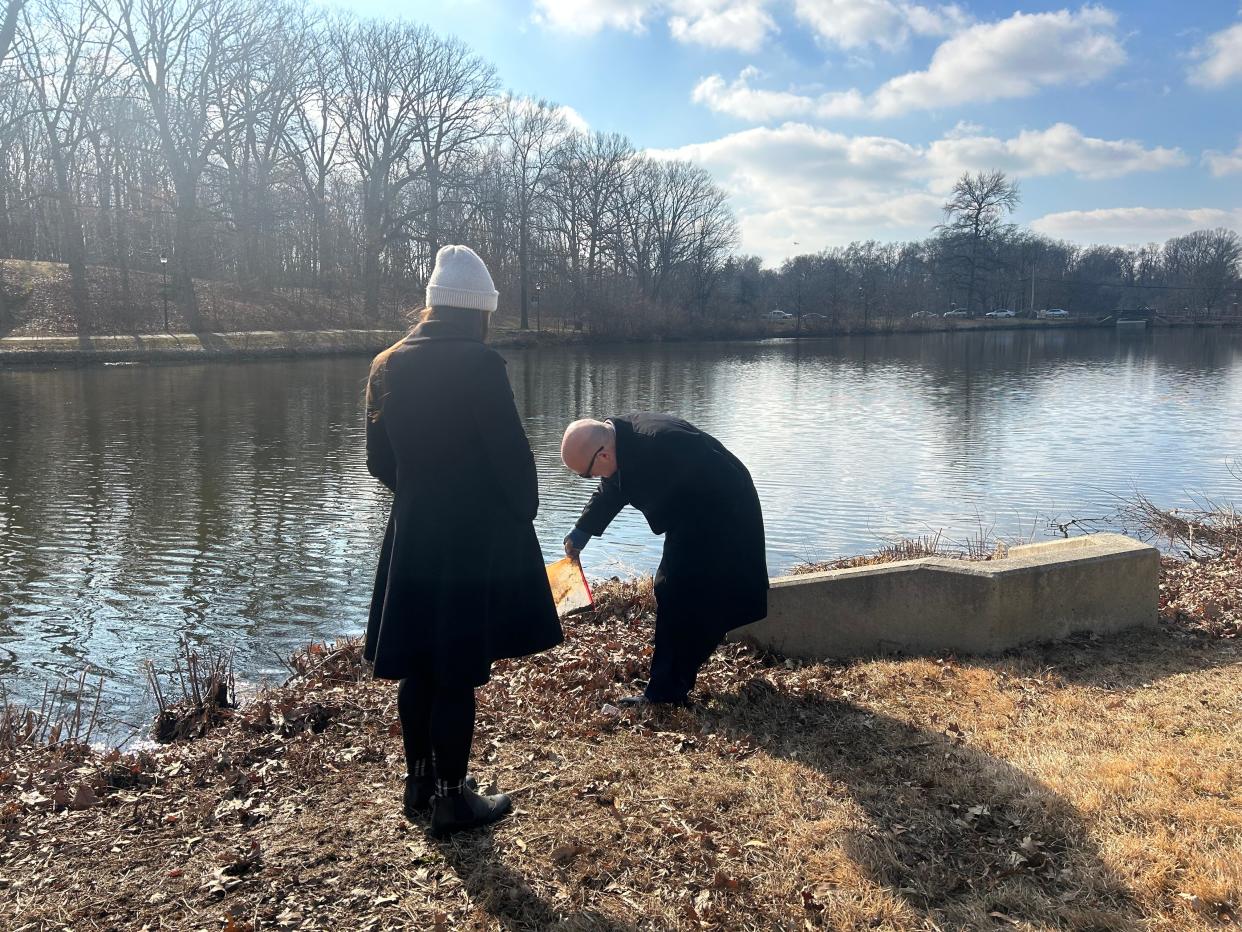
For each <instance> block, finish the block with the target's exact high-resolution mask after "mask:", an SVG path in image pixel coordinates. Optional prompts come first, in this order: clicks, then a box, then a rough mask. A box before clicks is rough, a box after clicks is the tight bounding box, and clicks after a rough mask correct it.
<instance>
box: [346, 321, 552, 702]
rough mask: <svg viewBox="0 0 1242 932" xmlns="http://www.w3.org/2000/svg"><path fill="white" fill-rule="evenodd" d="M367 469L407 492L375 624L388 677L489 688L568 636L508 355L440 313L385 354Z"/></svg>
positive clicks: (376, 656) (383, 560) (389, 538)
mask: <svg viewBox="0 0 1242 932" xmlns="http://www.w3.org/2000/svg"><path fill="white" fill-rule="evenodd" d="M367 468H368V469H369V470H370V472H371V474H372V475H373V476H375V477H376V478H377V479H379V480H380V481H381V482H383V483H384V485H386V486H388V488H390V489H392V490H393V492H394V493H395V495H394V497H393V503H392V512H391V514H390V516H389V518H388V528H387V530H386V531H385V533H384V544H383V548H382V550H381V552H380V560H379V568H378V569H377V570H376V573H375V590H374V594H373V595H372V598H371V612H370V618H369V619H368V623H367V636H366V645H365V656H366V657H367V659H368V660H371V661H373V662H374V663H375V675H376V676H378V677H383V678H386V679H400V678H403V677H406V676H412V675H434V676H435V677H436V678H437V679H442V680H444V681H447V682H456V683H463V682H464V683H469V684H471V685H474V686H480V685H482V684H483V683H486V682H487V680H488V678H489V676H490V675H491V665H492V662H493V661H496V660H500V659H502V658H505V657H521V656H524V655H527V654H533V653H536V652H538V651H542V650H547V649H548V648H550V647H553V646H554V645H556V644H559V643H560V641H561V639H562V633H561V626H560V621H559V620H558V618H557V615H556V608H555V606H554V604H553V602H552V593H551V590H550V589H549V587H548V577H547V573H546V570H545V568H544V563H543V556H542V554H541V552H540V549H539V541H538V540H537V539H536V537H535V529H534V525H533V524H532V522H533V521H534V519H535V514H536V512H537V511H538V510H539V489H538V483H537V480H536V476H535V460H534V457H533V455H532V454H531V449H530V443H529V441H528V440H527V438H526V433H525V431H524V430H523V429H522V422H521V420H520V418H519V416H518V412H517V407H516V405H515V404H514V400H513V391H512V389H511V387H510V385H509V378H508V375H507V374H506V372H505V361H504V360H503V359H502V358H501V356H500V355H499V354H498V353H496V352H495V350H492V349H489V348H488V347H487V346H485V345H484V344H483V343H481V342H479V341H478V340H476V339H472V338H470V337H468V336H466V335H464V334H462V333H461V332H460V331H459V330H457V329H455V328H454V327H453V325H452V324H451V323H449V322H445V321H428V322H425V323H422V324H420V325H419V326H418V327H416V328H415V329H414V331H413V332H412V333H411V334H410V336H408V337H406V339H404V340H402V341H401V342H400V343H398V344H396V345H395V346H393V347H391V348H389V349H388V350H385V351H384V352H383V353H381V354H380V355H379V356H377V357H376V358H375V361H374V362H373V363H372V365H371V375H370V379H369V382H368V385H367Z"/></svg>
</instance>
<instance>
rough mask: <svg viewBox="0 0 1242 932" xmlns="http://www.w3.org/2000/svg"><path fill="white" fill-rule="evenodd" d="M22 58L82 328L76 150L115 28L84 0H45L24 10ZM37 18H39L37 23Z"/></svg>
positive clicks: (87, 310)
mask: <svg viewBox="0 0 1242 932" xmlns="http://www.w3.org/2000/svg"><path fill="white" fill-rule="evenodd" d="M26 13H27V15H26V17H25V24H24V29H25V31H26V34H27V35H26V41H24V42H23V43H22V48H21V52H20V54H19V61H20V64H21V68H22V71H23V73H24V75H25V77H26V80H27V82H28V86H29V87H30V89H31V91H32V93H33V96H34V100H35V103H36V106H37V111H38V117H39V120H40V122H41V125H42V127H43V131H44V134H45V144H46V149H45V151H46V153H47V156H48V159H49V161H50V162H51V165H52V174H53V177H52V180H53V182H54V189H53V192H52V196H53V198H54V199H55V202H56V204H57V207H58V210H59V213H60V217H59V219H60V242H61V249H62V251H63V256H64V260H65V262H66V263H67V265H68V266H69V275H70V281H71V286H70V296H71V300H72V302H73V314H74V320H75V321H76V322H77V327H78V332H79V333H89V332H90V330H91V314H92V309H91V306H90V292H89V289H88V286H87V280H86V240H85V236H84V235H83V229H82V219H81V212H80V210H79V203H78V190H77V188H78V186H77V184H76V179H75V177H74V175H75V174H76V173H77V172H78V170H79V166H78V164H77V163H78V155H79V150H80V148H81V146H82V144H83V142H84V141H85V140H86V139H87V136H88V133H89V129H90V127H89V123H88V120H87V114H88V113H89V111H90V109H91V108H92V106H93V105H94V102H95V100H96V98H97V97H98V96H99V94H100V93H101V91H102V89H103V87H104V85H105V84H106V82H107V81H108V79H109V77H110V74H111V70H112V65H111V62H110V57H109V56H110V53H111V50H112V42H113V39H114V37H115V33H114V32H112V31H111V30H107V29H105V30H100V28H99V27H100V24H101V22H102V19H103V18H102V17H101V16H100V14H99V13H98V11H96V10H93V9H92V8H91V7H90V6H89V5H87V4H81V5H72V0H71V2H60V0H45V2H42V3H40V4H39V5H38V7H37V17H31V16H29V13H30V8H29V7H28V8H27V10H26ZM36 24H37V25H36Z"/></svg>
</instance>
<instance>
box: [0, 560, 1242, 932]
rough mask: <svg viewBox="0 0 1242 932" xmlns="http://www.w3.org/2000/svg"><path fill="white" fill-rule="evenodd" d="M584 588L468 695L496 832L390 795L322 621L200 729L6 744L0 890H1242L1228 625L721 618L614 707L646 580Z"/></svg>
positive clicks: (958, 917) (952, 905) (554, 921)
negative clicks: (654, 696)
mask: <svg viewBox="0 0 1242 932" xmlns="http://www.w3.org/2000/svg"><path fill="white" fill-rule="evenodd" d="M598 595H599V596H600V599H599V601H598V602H597V606H596V610H595V611H594V612H592V613H590V614H587V615H583V616H575V617H574V618H572V619H567V620H566V634H567V639H566V641H565V643H564V644H562V645H561V646H559V647H557V648H555V649H554V650H552V651H549V652H548V653H546V654H541V655H537V656H536V657H531V658H525V659H523V660H519V661H506V662H503V663H500V664H498V665H497V667H496V669H495V671H494V675H493V682H492V683H491V684H490V685H488V686H486V687H483V688H482V689H481V690H480V691H479V713H478V720H477V726H476V735H475V744H474V755H473V756H474V760H475V766H476V769H475V771H474V772H475V773H476V774H477V775H478V778H479V780H480V783H481V784H483V785H484V786H485V787H486V786H488V785H489V783H494V784H495V785H497V787H498V788H499V789H501V790H505V791H511V792H513V793H514V797H515V801H516V803H517V807H516V811H515V813H514V814H513V816H511V817H510V818H509V819H507V820H505V821H504V822H502V823H500V824H499V825H497V826H496V827H495V828H493V829H489V830H487V831H484V832H478V833H471V834H467V835H464V836H460V837H457V838H454V839H452V840H449V841H436V840H434V839H431V838H430V837H428V835H427V834H426V831H425V824H426V823H425V820H415V821H413V822H407V821H405V820H404V819H402V818H401V816H400V797H401V785H402V784H401V775H402V760H401V756H400V755H401V752H400V738H399V736H398V730H397V728H396V709H395V703H394V692H395V690H394V689H393V684H391V683H388V682H384V681H377V680H374V679H372V678H370V677H369V675H368V674H367V671H366V670H365V668H364V666H363V664H362V663H361V658H360V656H359V654H360V651H359V646H358V643H357V642H356V641H350V642H345V643H342V644H339V645H336V646H328V645H314V646H312V647H311V648H309V649H308V650H306V651H303V652H300V654H299V655H295V657H294V658H293V659H292V660H291V661H290V667H291V673H292V676H291V679H290V681H289V682H288V683H286V685H284V686H281V687H276V688H273V689H271V690H268V691H266V692H264V693H263V694H261V695H260V696H258V697H255V698H254V699H252V700H251V701H249V702H246V703H243V704H242V705H240V706H236V707H234V708H230V709H224V710H219V712H218V715H217V716H216V717H214V718H213V719H212V720H211V721H210V722H206V721H204V722H203V724H204V727H203V728H202V729H201V730H199V729H197V728H194V729H192V730H190V732H188V733H191V734H194V735H197V737H194V738H192V739H191V740H181V741H176V742H173V743H171V744H166V745H160V746H159V747H156V748H153V749H150V750H143V751H138V752H135V753H124V752H116V751H113V752H107V753H102V752H97V751H94V750H91V749H89V748H81V747H69V746H62V747H61V748H59V749H57V748H46V749H42V750H40V749H34V748H30V747H29V746H26V747H22V748H18V749H16V751H17V753H15V754H11V755H10V757H11V759H9V760H4V764H5V766H3V767H0V770H3V771H4V773H3V774H0V889H3V890H4V891H5V894H6V897H5V905H3V906H0V917H4V918H5V925H6V927H8V928H13V929H15V930H26V929H29V930H31V932H33V930H36V929H44V928H80V927H85V926H98V927H101V928H121V927H125V928H139V927H150V928H155V927H157V926H158V927H163V928H185V929H190V928H206V927H208V926H213V927H220V925H221V923H223V924H224V925H225V927H227V928H231V929H234V930H238V932H241V930H246V932H260V930H263V929H271V928H287V929H294V928H302V929H326V928H356V929H383V928H426V929H446V930H447V929H480V930H481V929H491V928H496V927H498V926H500V927H504V928H507V929H513V930H534V929H546V928H565V929H601V930H613V932H634V930H637V929H642V928H652V927H659V928H686V929H698V928H740V926H738V925H737V924H736V922H734V920H735V919H736V917H737V916H738V915H743V914H744V915H748V916H751V917H753V920H754V921H753V923H751V924H750V925H748V926H746V928H756V929H758V928H784V927H786V925H787V920H788V918H789V916H790V913H791V910H792V912H793V914H794V915H795V916H796V917H797V918H798V919H799V920H801V921H802V922H801V925H804V926H805V927H806V928H809V929H815V928H869V927H874V926H877V925H883V926H885V927H887V928H892V929H895V930H902V932H905V930H909V932H913V930H916V929H922V928H926V927H927V926H928V925H929V924H934V925H937V926H940V927H949V926H951V927H955V928H986V927H987V926H988V925H989V924H990V923H992V919H993V918H994V916H995V914H996V912H998V911H999V912H1001V913H1003V914H1004V916H1005V917H1006V919H1008V920H1010V921H1011V922H1012V923H1013V924H1015V925H1018V924H1041V923H1043V924H1046V923H1049V922H1051V923H1052V924H1055V925H1062V926H1065V927H1071V926H1073V927H1079V926H1082V925H1084V923H1085V921H1086V920H1085V919H1084V917H1088V918H1090V919H1091V920H1092V921H1091V923H1090V924H1092V925H1093V926H1096V927H1102V928H1104V927H1106V928H1134V927H1137V926H1138V925H1140V924H1143V925H1144V926H1145V927H1150V928H1152V929H1174V928H1186V927H1187V926H1189V925H1195V924H1199V923H1211V922H1228V921H1232V917H1233V916H1234V915H1235V914H1236V911H1237V910H1238V907H1239V902H1240V895H1242V886H1240V883H1242V881H1240V877H1242V875H1239V873H1238V871H1237V864H1236V863H1235V859H1234V858H1233V856H1231V855H1230V854H1229V852H1230V851H1233V850H1236V844H1237V841H1238V833H1237V828H1236V826H1237V822H1236V815H1237V808H1236V807H1237V803H1238V797H1237V794H1236V792H1233V788H1236V785H1237V779H1238V777H1239V772H1238V769H1237V762H1236V760H1235V759H1234V755H1233V754H1232V753H1231V752H1232V748H1233V747H1235V746H1236V740H1237V737H1238V736H1237V718H1236V714H1235V711H1234V707H1235V704H1236V703H1235V699H1236V696H1237V695H1238V690H1239V688H1242V654H1240V653H1239V651H1240V650H1242V645H1240V644H1239V642H1238V641H1237V640H1230V639H1227V638H1216V637H1210V636H1205V635H1204V634H1203V633H1201V632H1197V631H1194V630H1187V629H1186V628H1185V627H1184V626H1183V625H1182V624H1179V623H1177V621H1176V620H1175V617H1174V616H1173V615H1172V613H1170V615H1168V616H1166V623H1165V624H1162V625H1161V626H1160V627H1159V628H1155V629H1147V630H1144V631H1141V632H1137V633H1133V634H1127V635H1119V636H1112V637H1105V638H1085V637H1084V638H1072V639H1070V640H1067V641H1062V642H1058V643H1054V644H1048V645H1036V646H1032V647H1029V648H1024V649H1023V650H1021V651H1016V652H1011V653H1009V654H1007V655H1005V656H1003V657H998V658H979V657H972V658H969V659H967V658H962V659H961V660H959V659H957V658H954V657H941V658H931V657H909V658H903V657H886V658H877V659H871V660H861V661H855V662H848V663H834V662H822V663H820V662H815V663H811V662H785V661H782V660H781V659H780V658H776V657H769V656H766V655H762V654H756V653H754V652H752V651H750V650H749V649H747V648H745V647H744V646H742V645H737V644H727V645H724V646H722V647H721V648H720V649H719V650H718V651H717V653H716V654H715V655H714V656H713V657H712V659H711V660H710V661H709V663H708V664H707V665H706V666H705V667H704V669H703V672H702V675H701V677H700V682H699V691H700V695H701V698H700V701H699V702H698V703H697V705H696V706H695V707H694V708H693V709H689V710H683V709H673V710H639V711H637V712H630V711H623V710H621V709H619V708H617V707H616V706H614V705H611V703H613V702H615V701H616V697H617V696H618V695H622V694H625V693H627V692H631V691H633V689H634V688H635V683H636V681H637V680H640V679H641V677H642V676H643V675H644V673H645V668H646V662H645V661H644V659H643V657H642V652H643V650H644V648H645V647H646V646H647V642H648V640H649V637H650V633H651V629H650V626H651V620H652V608H653V606H652V604H651V598H650V589H649V587H644V586H642V585H635V584H625V585H615V586H613V587H611V588H606V589H604V590H603V591H601V592H600V593H598ZM0 759H3V756H2V755H0ZM1168 824H1176V825H1179V826H1180V827H1181V828H1182V829H1183V830H1182V831H1180V832H1178V833H1169V832H1167V830H1166V829H1165V826H1167V825H1168ZM1135 852H1139V853H1140V854H1139V855H1136V854H1135ZM1170 863H1175V864H1176V865H1177V869H1176V880H1175V881H1172V882H1171V881H1170V879H1169V876H1170V870H1169V864H1170ZM671 865H676V867H675V868H674V869H672V870H670V869H669V867H670V866H671ZM963 878H966V879H963ZM791 904H792V905H791Z"/></svg>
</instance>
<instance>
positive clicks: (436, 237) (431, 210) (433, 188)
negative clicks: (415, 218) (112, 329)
mask: <svg viewBox="0 0 1242 932" xmlns="http://www.w3.org/2000/svg"><path fill="white" fill-rule="evenodd" d="M427 198H428V201H427V252H428V254H429V255H430V257H431V261H432V262H434V261H435V259H436V253H437V252H439V251H440V173H439V171H438V170H437V169H436V167H435V166H434V164H430V163H429V164H428V165H427Z"/></svg>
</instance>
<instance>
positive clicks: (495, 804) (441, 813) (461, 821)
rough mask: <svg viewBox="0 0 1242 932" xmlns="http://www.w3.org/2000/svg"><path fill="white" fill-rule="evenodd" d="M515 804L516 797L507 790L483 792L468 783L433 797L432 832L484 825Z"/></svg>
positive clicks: (443, 833)
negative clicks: (468, 785) (480, 792)
mask: <svg viewBox="0 0 1242 932" xmlns="http://www.w3.org/2000/svg"><path fill="white" fill-rule="evenodd" d="M512 808H513V800H511V799H510V798H509V797H508V796H506V795H505V794H504V793H497V794H496V795H495V796H481V795H479V794H478V793H476V792H475V791H474V790H472V789H470V788H469V787H467V788H465V789H463V790H462V791H461V792H460V793H451V794H449V795H448V796H433V797H432V799H431V834H432V835H435V836H436V837H437V838H443V837H444V836H445V835H451V834H453V833H454V832H464V831H468V830H470V829H472V828H482V827H483V826H484V825H491V824H492V823H493V822H496V821H499V820H500V819H503V818H504V817H505V816H506V815H508V814H509V810H511V809H512Z"/></svg>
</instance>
